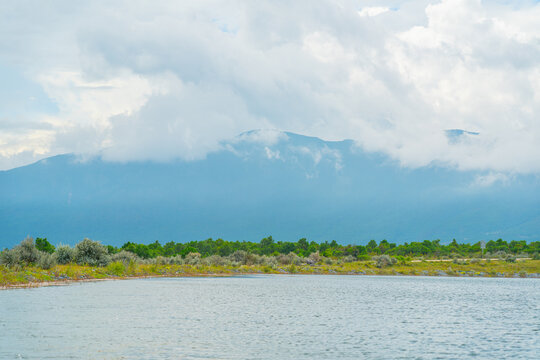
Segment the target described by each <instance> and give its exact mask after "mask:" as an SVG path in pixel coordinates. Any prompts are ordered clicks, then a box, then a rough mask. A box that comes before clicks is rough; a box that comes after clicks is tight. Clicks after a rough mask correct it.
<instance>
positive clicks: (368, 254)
mask: <svg viewBox="0 0 540 360" xmlns="http://www.w3.org/2000/svg"><path fill="white" fill-rule="evenodd" d="M485 250H486V251H485V253H482V250H481V245H480V243H476V244H458V243H457V242H456V241H455V240H454V241H452V242H451V243H450V244H448V245H441V244H440V241H439V240H434V241H429V240H425V241H423V242H412V243H410V244H408V243H405V244H402V245H396V244H393V243H389V242H388V241H386V240H383V241H381V242H380V243H377V242H376V241H375V240H371V241H370V242H369V243H368V244H367V245H366V246H364V245H340V244H338V243H337V242H336V241H332V242H330V243H329V242H323V243H316V242H314V241H312V242H308V241H307V240H306V239H305V238H302V239H300V240H298V241H297V242H281V241H277V242H276V241H274V239H272V237H271V236H269V237H267V238H264V239H262V240H261V241H260V242H258V243H255V242H247V241H242V242H240V241H235V242H230V241H225V240H223V239H217V240H212V239H207V240H203V241H192V242H189V243H185V244H182V243H175V242H168V243H166V244H165V245H161V244H160V243H159V242H158V241H156V242H154V243H152V244H148V245H145V244H135V243H132V242H127V243H125V244H124V245H123V246H122V247H121V248H117V247H114V246H110V245H109V246H105V245H102V244H101V243H100V242H98V241H93V240H90V239H84V240H82V241H81V242H79V243H78V244H77V245H75V246H74V247H71V246H69V245H58V246H57V247H55V246H53V245H52V244H51V243H50V242H49V241H48V240H47V239H45V238H37V239H36V240H35V241H34V239H32V238H27V239H25V240H23V241H22V242H21V243H20V244H19V245H17V246H15V247H14V248H12V249H4V250H3V251H1V252H0V265H2V266H5V267H8V268H20V267H25V266H33V265H35V266H37V267H40V268H42V269H50V268H52V267H53V266H55V265H57V264H60V265H65V264H70V263H74V264H78V265H90V266H98V267H104V266H109V265H110V264H114V263H119V262H121V263H124V264H125V265H129V264H132V263H133V264H174V265H184V264H187V265H207V266H240V265H261V266H268V267H270V268H272V269H276V267H277V266H279V265H302V264H304V265H317V264H323V263H324V264H326V265H333V264H343V263H350V262H355V261H372V262H374V264H375V265H376V266H377V267H379V268H382V267H386V266H392V265H394V264H396V263H397V262H399V263H403V264H406V263H407V262H408V261H410V260H411V258H412V257H417V258H419V257H425V258H447V257H452V258H454V261H457V262H456V263H459V261H463V260H460V259H459V258H463V257H469V258H478V257H481V256H482V257H486V258H498V259H501V260H505V261H507V262H515V261H516V255H517V256H519V257H529V256H530V257H532V258H533V259H535V260H540V255H539V253H540V242H531V243H529V244H527V242H526V241H511V242H510V243H507V242H506V241H504V240H501V239H499V240H496V241H489V242H488V243H487V244H486V247H485ZM473 260H476V261H477V260H478V259H473ZM473 260H471V262H472V261H473Z"/></svg>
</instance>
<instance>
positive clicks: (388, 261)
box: [371, 255, 397, 269]
mask: <svg viewBox="0 0 540 360" xmlns="http://www.w3.org/2000/svg"><path fill="white" fill-rule="evenodd" d="M371 260H373V261H375V266H376V267H378V268H379V269H380V268H384V267H387V266H392V265H394V264H395V263H396V262H397V260H396V259H395V258H393V257H390V256H388V255H379V256H373V257H372V258H371Z"/></svg>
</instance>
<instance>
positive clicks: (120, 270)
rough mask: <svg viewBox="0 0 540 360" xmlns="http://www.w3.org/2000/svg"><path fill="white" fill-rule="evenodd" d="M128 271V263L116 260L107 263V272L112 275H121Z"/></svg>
mask: <svg viewBox="0 0 540 360" xmlns="http://www.w3.org/2000/svg"><path fill="white" fill-rule="evenodd" d="M124 271H126V265H125V264H124V263H123V262H121V261H115V262H112V263H110V264H109V265H107V272H108V273H109V274H112V275H116V276H121V275H123V274H124Z"/></svg>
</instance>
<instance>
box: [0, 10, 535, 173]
mask: <svg viewBox="0 0 540 360" xmlns="http://www.w3.org/2000/svg"><path fill="white" fill-rule="evenodd" d="M539 18H540V5H538V3H537V2H534V1H530V2H529V1H518V2H512V3H511V4H508V3H507V2H502V1H501V2H498V1H489V2H488V1H484V2H481V1H478V0H443V1H413V2H411V1H407V2H405V1H362V2H358V1H335V0H332V1H330V0H329V1H319V2H316V3H313V2H311V1H298V2H294V3H290V2H285V1H270V2H250V1H232V2H231V1H227V2H224V1H208V2H180V3H178V2H173V1H153V2H139V1H124V2H122V1H117V2H114V3H110V2H105V1H81V2H73V1H54V2H46V3H45V2H39V3H38V2H30V1H28V2H25V1H17V2H3V3H1V4H0V34H2V35H0V49H2V50H1V51H0V76H2V78H3V80H4V81H2V82H1V83H0V169H7V168H11V167H14V166H20V165H24V164H26V163H29V162H31V161H34V160H37V159H39V158H43V157H45V156H50V155H54V154H58V153H64V152H77V153H98V152H99V153H101V154H103V156H104V158H105V159H108V160H111V161H137V160H157V161H168V160H171V159H177V158H179V159H185V160H195V159H200V158H204V156H205V155H206V154H207V153H209V152H211V151H215V150H218V149H220V146H221V145H220V143H221V142H222V141H223V140H227V139H231V138H233V137H234V136H236V135H238V134H239V133H242V132H244V131H248V130H251V129H261V128H262V129H276V130H281V131H291V132H297V133H301V134H305V135H311V136H318V137H321V138H323V139H328V140H341V139H344V138H350V139H353V140H355V141H356V144H357V145H358V146H359V147H361V148H363V149H365V150H367V151H377V152H384V153H386V154H388V155H389V156H391V157H392V158H394V159H397V160H399V161H400V162H401V164H402V165H403V166H408V167H420V166H427V165H431V164H438V165H442V166H453V167H456V168H459V169H463V170H470V169H475V170H483V171H488V172H493V173H501V172H502V173H538V172H540V22H539V21H538V19H539ZM454 129H462V130H465V131H468V132H470V133H478V134H476V135H474V136H469V135H467V134H469V133H464V134H465V135H466V136H460V137H459V141H456V138H455V137H448V136H447V134H448V132H447V131H448V130H454ZM488 180H489V179H488Z"/></svg>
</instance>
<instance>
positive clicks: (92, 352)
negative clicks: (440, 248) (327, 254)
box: [0, 275, 540, 360]
mask: <svg viewBox="0 0 540 360" xmlns="http://www.w3.org/2000/svg"><path fill="white" fill-rule="evenodd" d="M539 299H540V282H539V281H538V280H534V279H482V278H427V277H369V276H285V275H273V276H251V277H230V278H175V279H163V278H161V279H141V280H128V281H106V282H96V283H84V284H74V285H70V286H62V287H47V288H36V289H24V290H7V291H0V358H2V359H4V358H6V359H17V358H23V359H45V358H50V359H64V358H65V359H156V358H175V359H310V360H311V359H359V358H369V359H389V358H394V359H400V358H401V359H411V358H418V359H435V358H440V359H463V358H473V357H474V358H485V359H501V358H508V357H512V358H514V359H520V358H523V359H537V358H540V356H539V354H540V301H539Z"/></svg>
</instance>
